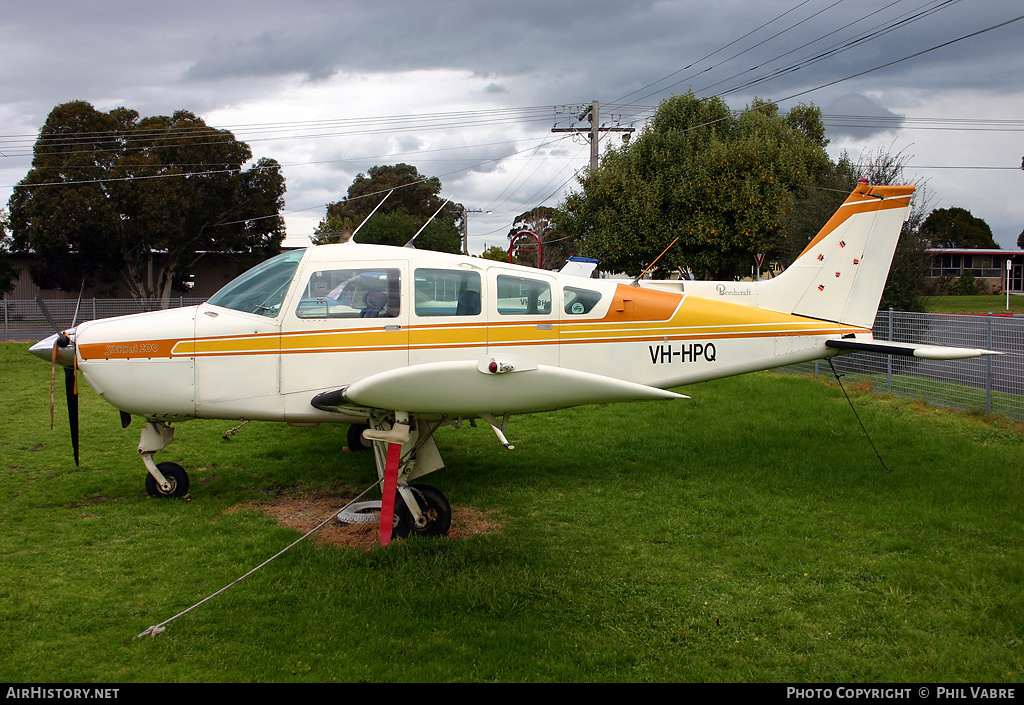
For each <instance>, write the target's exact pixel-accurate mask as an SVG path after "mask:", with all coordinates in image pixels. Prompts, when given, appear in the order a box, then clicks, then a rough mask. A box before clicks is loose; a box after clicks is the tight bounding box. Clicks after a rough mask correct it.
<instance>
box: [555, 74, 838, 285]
mask: <svg viewBox="0 0 1024 705" xmlns="http://www.w3.org/2000/svg"><path fill="white" fill-rule="evenodd" d="M825 144H826V141H825V137H824V128H823V127H822V126H821V115H820V111H819V110H818V109H817V108H815V107H813V106H805V105H804V106H798V108H796V109H794V110H793V111H791V113H790V117H787V118H783V117H782V116H780V115H779V114H778V110H777V108H776V106H775V105H773V104H771V103H767V102H764V101H760V100H755V101H754V102H753V103H752V104H751V105H750V106H749V107H748V109H747V110H746V111H744V112H742V113H740V114H734V113H733V112H732V111H731V110H730V109H729V107H728V106H727V105H726V104H725V102H724V101H723V100H721V99H720V98H700V99H698V98H696V97H695V96H694V95H693V94H692V93H687V94H686V95H680V96H674V97H672V98H669V99H668V100H666V101H664V102H662V104H661V105H660V106H659V107H658V110H657V112H656V113H655V115H654V118H653V119H652V121H651V122H650V124H649V125H648V126H647V127H646V128H645V129H644V131H643V132H642V133H641V135H640V136H639V137H638V138H636V139H634V140H632V141H631V142H630V143H629V144H627V145H624V146H622V147H617V148H612V149H610V150H608V151H607V152H606V153H605V155H604V157H603V159H602V161H601V164H600V166H599V167H598V168H597V169H595V170H592V171H589V172H587V173H586V174H585V176H583V177H582V178H581V180H580V185H581V186H582V191H581V192H577V193H573V194H570V195H569V196H568V197H567V198H566V200H565V202H564V203H563V204H562V207H561V209H560V213H559V217H558V218H557V222H558V225H559V228H560V229H561V230H563V231H564V232H565V233H566V234H568V235H573V236H575V237H576V238H577V242H578V243H579V247H580V254H583V255H588V256H591V257H596V258H597V259H599V260H600V262H601V266H602V267H603V268H605V269H612V270H617V271H623V272H626V273H628V274H633V275H635V274H639V273H640V272H641V271H642V270H643V269H644V268H645V267H647V266H648V265H649V264H650V263H651V262H652V261H653V260H654V259H655V258H656V257H657V256H658V255H659V254H660V253H661V252H662V251H663V250H664V249H665V248H666V247H667V246H669V244H670V243H672V242H673V240H674V239H675V238H677V237H678V238H679V240H678V242H677V243H676V245H675V246H674V247H672V248H671V249H670V250H669V251H668V252H667V253H666V254H665V255H664V256H663V257H662V259H661V260H659V262H658V265H657V266H658V270H659V271H657V272H656V273H655V274H656V276H657V275H659V274H660V275H663V274H664V273H665V272H666V271H672V270H674V269H675V268H677V267H688V268H689V269H691V270H692V271H695V272H698V273H700V274H709V275H711V276H712V277H713V278H720V279H731V278H733V277H734V276H735V275H736V274H737V273H741V272H749V271H750V266H751V264H752V263H753V259H752V256H753V255H754V254H755V253H766V254H767V255H769V256H770V257H776V256H778V254H779V253H780V252H782V251H783V250H784V249H786V236H787V232H786V231H785V229H784V218H785V216H786V214H787V213H789V211H791V210H792V208H793V206H794V202H795V197H794V191H795V190H796V189H797V187H798V185H799V184H805V183H812V182H813V181H815V180H816V179H817V178H818V176H819V175H820V174H821V173H823V172H824V171H825V170H827V168H828V165H829V163H830V162H829V158H828V155H827V153H826V152H825Z"/></svg>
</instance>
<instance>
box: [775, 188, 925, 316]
mask: <svg viewBox="0 0 1024 705" xmlns="http://www.w3.org/2000/svg"><path fill="white" fill-rule="evenodd" d="M913 193H914V187H913V186H870V185H869V184H868V183H867V182H866V181H862V182H861V183H859V184H858V185H857V188H856V189H854V191H853V193H851V194H850V196H849V197H848V198H847V199H846V201H845V202H844V203H843V205H842V206H840V207H839V210H837V211H836V212H835V214H834V215H833V216H832V217H831V218H830V219H829V221H828V222H827V223H826V224H825V226H824V227H823V228H822V229H821V231H820V232H819V233H818V234H817V236H815V238H814V239H813V240H811V242H810V244H808V245H807V248H806V249H805V250H804V251H803V252H802V253H801V254H800V256H799V257H797V259H796V261H795V262H793V264H792V265H790V267H789V268H788V269H786V271H785V272H783V273H782V274H781V275H780V276H778V277H776V278H775V279H772V280H771V281H767V282H760V283H759V286H758V291H757V306H758V308H767V309H772V310H775V311H782V312H785V313H795V314H797V315H800V316H807V317H809V318H818V319H821V320H826V321H837V322H840V323H848V324H851V325H856V326H861V327H864V328H870V327H871V326H872V324H873V323H874V320H875V313H876V312H877V310H878V303H879V301H880V300H881V298H882V290H883V289H884V288H885V282H886V280H887V279H888V276H889V267H890V266H891V265H892V258H893V254H894V253H895V251H896V244H897V243H898V242H899V237H900V231H901V230H902V228H903V223H904V221H905V220H906V219H907V217H908V216H909V215H910V198H911V196H912V195H913Z"/></svg>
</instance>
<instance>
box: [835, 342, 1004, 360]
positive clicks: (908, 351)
mask: <svg viewBox="0 0 1024 705" xmlns="http://www.w3.org/2000/svg"><path fill="white" fill-rule="evenodd" d="M825 346H826V347H829V348H834V349H836V350H850V351H859V352H876V353H882V354H884V355H903V356H904V357H917V358H921V359H922V360H963V359H966V358H969V357H981V356H982V355H1002V354H1003V353H1001V352H997V351H995V350H981V349H979V348H950V347H945V346H941V345H919V344H916V343H895V342H892V341H888V340H887V341H884V342H874V341H872V342H867V341H862V340H827V341H825Z"/></svg>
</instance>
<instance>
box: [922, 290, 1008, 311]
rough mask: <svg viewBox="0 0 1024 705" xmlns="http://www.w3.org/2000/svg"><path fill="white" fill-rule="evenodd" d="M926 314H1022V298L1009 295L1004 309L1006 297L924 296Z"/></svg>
mask: <svg viewBox="0 0 1024 705" xmlns="http://www.w3.org/2000/svg"><path fill="white" fill-rule="evenodd" d="M925 310H926V311H928V313H1013V314H1024V296H1014V295H1012V294H1011V295H1010V309H1009V311H1007V309H1006V296H1005V295H1001V296H989V295H986V296H926V297H925Z"/></svg>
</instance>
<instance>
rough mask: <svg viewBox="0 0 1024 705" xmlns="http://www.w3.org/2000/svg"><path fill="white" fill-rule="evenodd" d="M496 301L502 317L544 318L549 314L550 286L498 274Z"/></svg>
mask: <svg viewBox="0 0 1024 705" xmlns="http://www.w3.org/2000/svg"><path fill="white" fill-rule="evenodd" d="M497 300H498V313H499V314H501V315H502V316H537V315H541V316H546V315H549V314H550V313H551V286H550V285H549V284H548V283H547V282H545V281H540V280H538V279H530V278H527V277H512V276H508V275H505V274H499V275H498V291H497Z"/></svg>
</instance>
